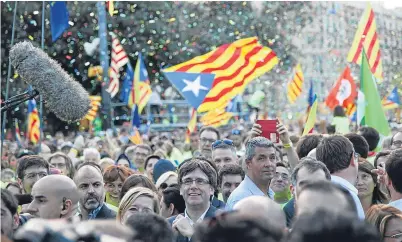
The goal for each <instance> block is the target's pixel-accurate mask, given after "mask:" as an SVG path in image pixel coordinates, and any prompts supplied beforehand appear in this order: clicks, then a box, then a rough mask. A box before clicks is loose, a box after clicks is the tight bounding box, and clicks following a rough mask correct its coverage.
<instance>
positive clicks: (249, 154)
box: [244, 136, 275, 161]
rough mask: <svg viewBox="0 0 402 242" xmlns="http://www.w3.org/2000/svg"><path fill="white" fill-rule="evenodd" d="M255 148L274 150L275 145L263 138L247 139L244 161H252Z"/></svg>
mask: <svg viewBox="0 0 402 242" xmlns="http://www.w3.org/2000/svg"><path fill="white" fill-rule="evenodd" d="M256 147H262V148H271V147H272V148H274V149H275V145H274V143H272V142H271V141H270V140H269V139H267V138H264V137H261V136H259V137H255V138H252V139H249V140H248V141H247V143H246V154H245V159H244V160H245V161H250V160H252V159H253V157H254V156H255V148H256Z"/></svg>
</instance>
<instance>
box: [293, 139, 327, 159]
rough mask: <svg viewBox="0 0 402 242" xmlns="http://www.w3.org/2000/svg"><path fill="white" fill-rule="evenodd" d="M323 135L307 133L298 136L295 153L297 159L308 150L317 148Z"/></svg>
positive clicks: (305, 154) (303, 155)
mask: <svg viewBox="0 0 402 242" xmlns="http://www.w3.org/2000/svg"><path fill="white" fill-rule="evenodd" d="M322 138H323V136H322V135H321V134H308V135H304V136H302V137H301V138H300V140H299V142H298V143H297V145H296V153H297V155H298V156H299V159H301V158H304V157H306V156H307V155H308V153H309V152H310V151H312V150H313V149H315V148H317V146H318V145H319V144H320V142H321V140H322Z"/></svg>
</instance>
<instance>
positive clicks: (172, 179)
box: [155, 171, 178, 191]
mask: <svg viewBox="0 0 402 242" xmlns="http://www.w3.org/2000/svg"><path fill="white" fill-rule="evenodd" d="M177 177H178V176H177V173H176V172H173V171H167V172H165V173H163V174H162V175H161V176H160V177H159V178H158V180H157V181H156V183H155V186H156V189H158V191H159V190H160V189H161V188H163V187H164V188H166V187H168V186H170V185H172V184H177V183H178V181H177Z"/></svg>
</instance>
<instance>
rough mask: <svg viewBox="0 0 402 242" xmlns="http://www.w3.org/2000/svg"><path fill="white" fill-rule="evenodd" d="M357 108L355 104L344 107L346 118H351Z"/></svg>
mask: <svg viewBox="0 0 402 242" xmlns="http://www.w3.org/2000/svg"><path fill="white" fill-rule="evenodd" d="M356 110H357V107H356V104H355V103H350V104H348V106H347V107H346V116H348V117H352V116H353V114H354V113H355V112H356Z"/></svg>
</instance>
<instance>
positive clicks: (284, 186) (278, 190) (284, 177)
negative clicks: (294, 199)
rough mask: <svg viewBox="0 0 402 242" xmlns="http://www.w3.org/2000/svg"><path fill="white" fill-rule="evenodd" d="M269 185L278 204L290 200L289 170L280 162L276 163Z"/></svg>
mask: <svg viewBox="0 0 402 242" xmlns="http://www.w3.org/2000/svg"><path fill="white" fill-rule="evenodd" d="M270 187H271V189H272V191H274V192H275V196H274V201H275V202H277V203H278V204H281V205H283V204H285V203H287V202H288V201H289V200H290V198H291V196H292V195H291V192H290V171H289V169H288V168H286V166H285V165H284V164H283V163H281V162H278V163H276V173H275V176H274V178H273V179H272V182H271V186H270Z"/></svg>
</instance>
